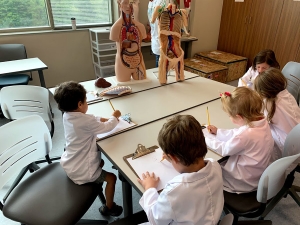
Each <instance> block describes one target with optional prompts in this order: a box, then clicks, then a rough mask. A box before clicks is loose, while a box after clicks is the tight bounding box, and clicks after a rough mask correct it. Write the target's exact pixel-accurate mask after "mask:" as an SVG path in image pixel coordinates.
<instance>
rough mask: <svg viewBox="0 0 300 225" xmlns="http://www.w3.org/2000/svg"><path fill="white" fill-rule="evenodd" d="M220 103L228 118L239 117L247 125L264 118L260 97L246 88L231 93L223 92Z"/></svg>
mask: <svg viewBox="0 0 300 225" xmlns="http://www.w3.org/2000/svg"><path fill="white" fill-rule="evenodd" d="M221 101H222V105H223V110H224V111H225V112H226V113H228V114H229V116H231V117H236V116H237V115H240V116H241V117H243V118H244V119H245V121H246V123H247V124H248V125H251V122H252V121H257V120H260V119H261V118H262V117H263V116H264V114H263V113H262V108H263V101H262V99H261V97H260V96H259V95H258V94H257V93H256V92H255V91H253V90H251V89H250V88H248V87H237V88H235V89H234V91H233V92H232V93H229V92H225V93H223V94H221Z"/></svg>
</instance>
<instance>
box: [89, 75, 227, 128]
mask: <svg viewBox="0 0 300 225" xmlns="http://www.w3.org/2000/svg"><path fill="white" fill-rule="evenodd" d="M232 90H233V87H232V86H229V85H226V84H223V83H219V82H215V81H212V80H209V79H206V78H202V77H199V76H197V77H194V78H192V79H188V80H185V81H184V82H176V83H173V84H171V85H164V86H159V87H157V88H152V89H148V90H146V91H141V92H134V93H132V94H128V95H124V96H121V97H118V98H111V103H112V104H113V106H114V108H115V109H118V110H120V111H121V113H122V114H127V113H130V115H131V118H132V121H134V122H135V123H137V124H139V125H142V124H145V123H149V122H151V121H154V120H157V119H160V118H164V117H166V116H169V115H172V114H174V113H179V112H181V111H184V110H186V109H189V108H192V107H196V106H198V105H201V104H203V103H206V102H208V101H213V100H216V99H219V98H220V92H225V91H232ZM112 112H113V111H112V108H111V106H110V104H109V102H108V101H102V102H99V103H95V104H91V105H89V108H88V111H87V113H89V114H94V115H99V116H103V117H109V116H110V115H111V114H112Z"/></svg>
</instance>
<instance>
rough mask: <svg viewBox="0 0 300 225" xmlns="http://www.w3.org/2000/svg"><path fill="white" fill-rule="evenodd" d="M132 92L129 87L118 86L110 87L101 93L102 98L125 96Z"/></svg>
mask: <svg viewBox="0 0 300 225" xmlns="http://www.w3.org/2000/svg"><path fill="white" fill-rule="evenodd" d="M130 92H132V89H131V87H129V86H116V87H110V88H106V89H105V90H103V91H101V92H100V93H99V95H100V96H104V95H123V94H125V93H130Z"/></svg>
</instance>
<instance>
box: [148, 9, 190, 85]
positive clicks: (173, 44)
mask: <svg viewBox="0 0 300 225" xmlns="http://www.w3.org/2000/svg"><path fill="white" fill-rule="evenodd" d="M157 18H158V20H159V22H158V27H159V39H160V59H159V66H158V74H159V82H160V83H161V84H165V83H166V82H167V73H168V71H169V70H171V69H174V70H175V73H176V81H183V80H184V72H183V69H184V58H183V57H184V52H183V50H182V48H181V46H180V38H181V28H182V27H183V25H184V26H187V15H186V10H184V9H181V10H180V9H178V8H177V6H176V4H169V5H168V6H167V7H165V8H162V6H157V7H156V8H155V11H154V13H153V17H152V21H151V22H152V23H154V22H155V20H156V19H157Z"/></svg>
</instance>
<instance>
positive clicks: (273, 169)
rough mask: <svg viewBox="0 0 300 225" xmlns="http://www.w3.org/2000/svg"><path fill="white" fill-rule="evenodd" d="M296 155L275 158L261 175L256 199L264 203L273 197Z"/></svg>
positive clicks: (282, 182) (280, 186) (281, 184)
mask: <svg viewBox="0 0 300 225" xmlns="http://www.w3.org/2000/svg"><path fill="white" fill-rule="evenodd" d="M298 157H300V153H299V154H297V155H292V156H287V157H283V158H281V159H278V160H276V161H275V162H273V163H272V164H271V165H269V166H268V167H267V169H266V170H265V171H264V172H263V174H262V175H261V177H260V179H259V182H258V188H257V196H256V198H257V201H258V202H261V203H266V202H267V200H269V199H270V198H273V197H274V196H275V195H276V194H277V193H278V192H279V191H280V190H281V188H282V187H283V184H284V182H285V178H286V170H287V168H288V167H289V166H290V165H291V164H292V163H293V162H294V161H295V160H296V159H297V158H298Z"/></svg>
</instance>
